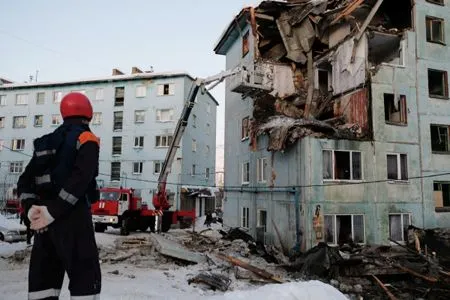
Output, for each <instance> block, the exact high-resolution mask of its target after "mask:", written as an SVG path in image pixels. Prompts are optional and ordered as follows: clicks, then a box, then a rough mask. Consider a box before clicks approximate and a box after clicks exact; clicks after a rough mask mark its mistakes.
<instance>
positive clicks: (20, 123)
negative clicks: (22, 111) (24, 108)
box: [13, 116, 27, 128]
mask: <svg viewBox="0 0 450 300" xmlns="http://www.w3.org/2000/svg"><path fill="white" fill-rule="evenodd" d="M25 127H27V117H25V116H18V117H13V128H25Z"/></svg>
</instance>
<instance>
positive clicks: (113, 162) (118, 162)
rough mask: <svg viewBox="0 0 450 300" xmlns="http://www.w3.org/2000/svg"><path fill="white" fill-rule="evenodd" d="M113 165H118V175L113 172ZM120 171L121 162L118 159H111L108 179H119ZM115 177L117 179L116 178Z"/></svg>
mask: <svg viewBox="0 0 450 300" xmlns="http://www.w3.org/2000/svg"><path fill="white" fill-rule="evenodd" d="M113 166H116V167H117V166H119V167H118V169H119V172H118V175H117V174H114V172H113V169H114V168H113ZM121 171H122V164H121V162H120V161H112V162H111V174H110V181H120V179H121V178H120V173H121ZM113 175H114V178H113ZM116 178H117V179H116Z"/></svg>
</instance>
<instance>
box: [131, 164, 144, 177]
mask: <svg viewBox="0 0 450 300" xmlns="http://www.w3.org/2000/svg"><path fill="white" fill-rule="evenodd" d="M136 164H137V167H138V168H137V169H138V171H137V172H136V168H135V167H136ZM132 168H133V169H132V171H133V175H142V173H143V170H144V162H142V161H134V162H133V165H132Z"/></svg>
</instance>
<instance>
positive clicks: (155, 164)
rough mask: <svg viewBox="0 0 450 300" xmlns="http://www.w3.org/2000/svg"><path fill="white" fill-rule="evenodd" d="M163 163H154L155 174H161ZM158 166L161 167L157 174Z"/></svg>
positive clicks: (158, 161) (156, 161) (157, 161)
mask: <svg viewBox="0 0 450 300" xmlns="http://www.w3.org/2000/svg"><path fill="white" fill-rule="evenodd" d="M163 163H164V162H162V161H160V160H154V161H153V174H161V170H162V166H163ZM156 166H159V172H156Z"/></svg>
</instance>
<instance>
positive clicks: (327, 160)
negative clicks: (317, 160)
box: [322, 150, 333, 179]
mask: <svg viewBox="0 0 450 300" xmlns="http://www.w3.org/2000/svg"><path fill="white" fill-rule="evenodd" d="M322 153H323V179H333V166H332V163H333V162H332V159H331V153H332V152H331V151H329V150H324V151H323V152H322Z"/></svg>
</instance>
